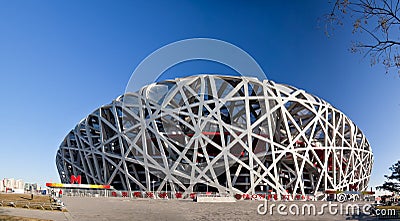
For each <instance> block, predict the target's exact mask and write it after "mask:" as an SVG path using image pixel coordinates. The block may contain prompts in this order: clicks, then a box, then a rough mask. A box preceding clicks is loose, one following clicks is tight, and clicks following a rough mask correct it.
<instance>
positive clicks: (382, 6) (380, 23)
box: [325, 0, 400, 75]
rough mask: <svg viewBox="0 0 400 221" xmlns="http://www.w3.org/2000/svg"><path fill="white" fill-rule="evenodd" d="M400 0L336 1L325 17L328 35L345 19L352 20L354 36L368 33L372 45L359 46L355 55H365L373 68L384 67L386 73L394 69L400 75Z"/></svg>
mask: <svg viewBox="0 0 400 221" xmlns="http://www.w3.org/2000/svg"><path fill="white" fill-rule="evenodd" d="M399 4H400V0H335V2H334V4H333V7H332V10H331V12H330V13H329V14H328V15H326V25H325V33H326V34H327V35H328V36H329V34H330V33H332V32H333V30H334V28H335V26H341V25H343V20H345V18H347V17H348V18H350V19H351V20H353V21H352V22H353V33H354V34H356V33H360V34H362V33H366V34H367V36H370V39H371V42H357V43H356V44H354V45H353V47H352V48H351V51H352V52H363V51H364V50H363V49H365V50H366V52H365V54H364V57H366V56H370V57H371V59H372V60H371V65H374V64H376V63H382V64H383V65H384V66H385V68H386V73H388V71H389V70H390V69H392V68H394V69H396V70H397V71H398V74H399V75H400V54H399V47H400V14H399V11H400V8H399Z"/></svg>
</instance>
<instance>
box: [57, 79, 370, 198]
mask: <svg viewBox="0 0 400 221" xmlns="http://www.w3.org/2000/svg"><path fill="white" fill-rule="evenodd" d="M372 163H373V154H372V150H371V147H370V145H369V143H368V141H367V139H366V137H365V136H364V134H363V133H362V132H361V130H360V129H359V128H358V127H357V126H356V125H355V124H354V123H353V122H352V121H351V120H350V119H349V118H348V117H346V116H345V115H344V114H343V113H342V112H340V111H339V110H337V109H336V108H334V107H333V106H331V105H330V104H329V103H327V102H326V101H324V100H322V99H320V98H318V97H316V96H314V95H311V94H309V93H306V92H305V91H303V90H299V89H296V88H294V87H291V86H288V85H283V84H277V83H274V82H272V81H267V80H264V81H262V82H261V81H259V80H258V79H256V78H249V77H233V76H217V75H199V76H191V77H185V78H179V79H175V80H168V81H162V82H158V83H153V84H150V85H148V86H145V87H143V88H141V89H140V90H139V91H138V92H135V93H127V94H125V95H124V96H121V97H118V98H117V99H116V100H114V101H113V102H112V103H111V104H109V105H105V106H102V107H101V108H99V109H97V110H96V111H94V112H93V113H91V114H90V115H89V116H88V117H86V118H85V119H83V120H82V121H81V122H80V123H79V124H78V125H77V126H76V127H75V129H73V130H72V131H71V132H70V133H69V134H68V135H67V137H66V138H65V139H64V141H63V142H62V144H61V146H60V148H59V150H58V152H57V156H56V164H57V168H58V171H59V174H60V177H61V180H62V182H69V179H70V175H82V178H83V182H86V183H96V184H111V185H113V186H114V187H115V188H116V189H121V190H127V191H135V190H142V191H152V190H153V188H154V187H152V185H154V186H155V189H156V190H158V191H161V190H165V189H168V190H172V191H174V192H182V193H184V195H187V194H189V193H192V192H199V191H206V190H209V191H218V192H228V193H231V194H233V193H248V194H254V193H259V192H261V191H262V190H263V187H265V186H267V187H268V188H269V189H270V190H273V191H274V192H276V193H278V194H287V192H289V193H290V194H293V195H294V194H302V195H305V194H314V195H315V194H317V193H318V192H319V191H324V190H326V189H337V190H349V189H357V190H365V189H366V188H367V185H368V182H369V178H370V174H371V169H372ZM264 191H265V188H264Z"/></svg>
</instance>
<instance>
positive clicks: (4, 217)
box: [0, 215, 48, 221]
mask: <svg viewBox="0 0 400 221" xmlns="http://www.w3.org/2000/svg"><path fill="white" fill-rule="evenodd" d="M1 220H21V221H22V220H23V221H48V220H47V219H36V218H28V217H22V216H9V215H0V221H1Z"/></svg>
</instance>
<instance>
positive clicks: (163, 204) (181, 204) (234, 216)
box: [0, 197, 377, 221]
mask: <svg viewBox="0 0 400 221" xmlns="http://www.w3.org/2000/svg"><path fill="white" fill-rule="evenodd" d="M62 201H63V202H64V204H65V206H66V207H67V209H68V212H59V211H41V210H29V209H19V208H9V207H0V215H14V216H23V217H31V218H39V219H50V220H67V221H70V220H96V221H97V220H143V221H152V220H176V221H180V220H193V221H200V220H239V221H240V220H252V221H253V220H310V221H312V220H368V221H372V220H377V219H376V218H375V217H371V216H368V215H365V214H364V215H345V214H334V215H332V214H329V213H328V210H327V208H323V209H324V212H325V213H324V215H323V216H322V215H313V214H311V215H308V214H306V215H290V214H288V215H279V214H278V210H277V207H278V206H279V204H284V205H286V212H288V211H289V207H290V206H291V205H293V204H295V205H297V206H298V207H299V208H301V207H302V205H304V204H306V203H313V204H314V205H315V206H316V208H317V212H318V211H319V210H318V208H321V206H322V204H323V203H326V204H327V203H328V202H269V204H268V208H270V206H271V204H273V203H274V204H275V207H274V211H273V214H272V215H271V214H270V212H269V211H268V212H267V213H266V214H265V215H260V214H258V213H257V207H259V205H260V204H263V201H244V200H242V201H238V202H234V203H196V202H193V201H192V200H178V199H173V200H165V199H130V198H112V197H111V198H89V197H87V198H85V197H63V198H62ZM361 206H362V205H360V207H361ZM261 208H264V207H261ZM281 208H282V207H281ZM288 213H289V212H288Z"/></svg>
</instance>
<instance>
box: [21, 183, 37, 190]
mask: <svg viewBox="0 0 400 221" xmlns="http://www.w3.org/2000/svg"><path fill="white" fill-rule="evenodd" d="M24 189H25V191H37V190H38V184H37V183H25V187H24Z"/></svg>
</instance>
